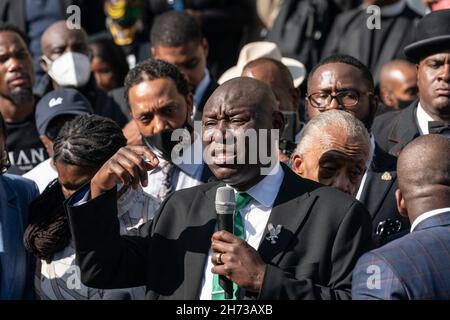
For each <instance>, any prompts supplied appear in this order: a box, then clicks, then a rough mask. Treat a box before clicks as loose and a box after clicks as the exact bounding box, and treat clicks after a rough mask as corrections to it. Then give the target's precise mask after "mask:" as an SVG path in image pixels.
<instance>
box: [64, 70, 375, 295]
mask: <svg viewBox="0 0 450 320" xmlns="http://www.w3.org/2000/svg"><path fill="white" fill-rule="evenodd" d="M202 123H203V135H202V140H203V145H204V147H205V149H209V150H210V151H211V152H210V153H209V152H208V154H209V155H210V157H208V159H209V160H210V162H208V165H209V167H210V169H211V170H212V171H213V173H214V175H215V176H216V177H217V178H218V179H219V180H220V181H218V182H213V183H209V184H205V185H202V186H198V187H194V188H189V189H186V190H182V191H178V192H175V193H174V194H173V195H172V196H170V197H169V198H168V200H167V201H165V202H164V203H163V204H162V206H161V208H160V210H159V211H158V212H157V213H156V215H155V218H154V219H153V221H152V222H150V223H147V224H145V225H144V226H142V227H141V228H140V229H139V231H137V233H136V235H134V236H128V237H120V235H119V232H118V222H117V218H115V216H116V215H115V212H116V201H117V200H116V189H117V188H116V186H117V184H126V185H134V186H136V185H138V184H139V183H142V184H144V185H145V184H147V183H148V179H147V170H149V169H151V168H152V167H154V166H155V164H156V163H157V161H155V159H156V158H155V156H154V155H153V154H152V153H151V152H150V150H149V149H147V148H145V147H141V148H140V149H139V148H134V149H133V150H134V152H133V150H131V148H122V149H121V150H119V152H118V153H117V154H116V155H114V156H113V157H112V158H111V159H110V160H109V161H108V162H107V163H106V164H105V165H104V166H103V167H102V168H101V169H100V171H98V172H97V174H96V175H95V176H94V178H93V179H92V180H91V183H90V185H88V186H87V187H86V188H84V189H82V190H81V191H79V192H78V193H77V194H75V195H74V196H73V197H72V198H71V199H69V202H68V207H67V209H68V212H69V221H70V224H71V230H72V232H73V238H74V243H75V248H76V251H77V258H78V261H77V262H78V265H79V266H80V267H81V280H82V281H83V282H84V283H86V284H87V285H91V286H94V287H99V288H100V287H106V286H108V287H110V288H111V287H127V286H130V285H132V286H134V285H146V287H147V294H146V298H147V299H213V300H219V299H220V300H222V299H224V293H223V290H221V287H220V285H219V283H218V275H220V276H226V277H227V278H228V279H230V280H231V281H232V282H233V283H234V284H235V285H233V292H232V296H233V299H261V300H269V299H333V300H334V299H348V298H349V296H350V287H351V271H352V269H353V267H354V263H355V262H356V259H357V258H358V257H359V256H360V255H361V254H362V253H363V252H364V251H365V250H367V248H368V247H369V246H370V242H371V239H370V217H369V216H368V213H367V211H366V210H365V209H364V208H363V206H362V205H361V204H360V203H359V202H358V201H356V200H354V199H352V198H350V197H349V196H348V195H346V194H344V193H342V192H340V191H338V190H336V189H334V188H330V187H325V186H323V185H321V184H318V183H316V182H313V181H310V180H306V179H302V178H300V177H299V176H297V175H296V174H295V173H293V172H292V171H291V170H290V169H289V168H288V167H287V166H285V165H284V164H280V162H279V161H278V158H277V150H276V147H275V148H271V151H270V153H269V156H270V158H271V159H270V160H271V161H270V162H269V163H267V164H264V162H265V161H264V156H263V155H262V154H259V152H258V151H261V150H257V149H258V148H256V149H255V146H260V147H259V148H260V149H262V146H268V145H272V144H275V145H276V143H277V142H278V141H277V140H276V139H277V138H276V135H277V134H279V131H280V129H282V128H283V126H284V118H283V115H282V114H281V112H280V111H279V110H278V107H277V102H276V98H275V96H274V94H273V93H272V91H271V89H270V87H269V86H268V85H266V84H265V83H263V82H261V81H259V80H255V79H252V78H235V79H232V80H230V81H228V82H226V83H224V84H223V85H222V86H220V87H219V88H218V89H217V90H216V91H215V92H214V93H213V95H212V96H211V98H210V99H209V100H208V102H207V104H206V106H205V109H204V112H203V120H202ZM252 133H254V139H255V140H253V141H252V142H250V141H248V140H247V139H245V137H246V136H248V135H251V134H252ZM273 140H275V141H273ZM228 141H235V142H234V143H230V144H228ZM243 141H246V142H245V143H243V144H242V142H243ZM239 145H240V146H241V147H242V148H240V147H239ZM226 146H228V147H230V149H231V150H230V151H231V152H225V153H224V152H223V149H224V147H226ZM227 150H228V148H227ZM241 152H243V153H241ZM254 152H257V153H256V154H257V156H256V159H255V161H251V160H248V157H250V158H251V157H252V156H254V155H255V154H254ZM144 157H145V158H147V159H148V161H144V159H143V158H144ZM241 158H243V159H245V161H243V162H239V161H236V160H237V159H241ZM266 169H267V170H266ZM225 184H227V185H228V186H229V188H231V190H230V191H231V192H232V194H230V196H231V197H234V196H235V197H236V209H235V211H234V221H235V222H234V234H232V233H230V232H226V231H219V232H215V230H216V212H215V211H216V210H215V207H214V203H215V197H216V192H217V189H218V188H219V187H223V186H225ZM89 191H90V192H89ZM233 193H234V196H233ZM80 197H81V198H80ZM83 198H84V201H83V200H81V199H83ZM78 199H80V201H79V200H78ZM230 200H231V199H230ZM86 201H87V202H86ZM267 230H268V231H269V232H267ZM111 248H114V250H111Z"/></svg>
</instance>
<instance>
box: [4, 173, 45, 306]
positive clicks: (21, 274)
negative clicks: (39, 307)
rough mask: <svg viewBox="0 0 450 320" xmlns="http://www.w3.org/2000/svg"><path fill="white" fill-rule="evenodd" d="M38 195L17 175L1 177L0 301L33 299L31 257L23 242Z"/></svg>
mask: <svg viewBox="0 0 450 320" xmlns="http://www.w3.org/2000/svg"><path fill="white" fill-rule="evenodd" d="M38 195H39V190H38V188H37V186H36V184H35V183H34V182H32V181H30V180H28V179H25V178H22V177H20V176H15V175H10V174H5V175H2V176H0V229H1V232H0V242H1V243H2V245H3V250H2V252H0V300H20V299H34V290H33V271H34V268H33V265H34V259H33V257H31V255H29V254H28V253H27V252H26V250H25V247H24V245H23V233H24V230H25V227H26V225H27V221H28V206H29V205H30V203H31V202H32V201H33V200H34V199H35V198H36V197H37V196H38Z"/></svg>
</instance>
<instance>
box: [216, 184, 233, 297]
mask: <svg viewBox="0 0 450 320" xmlns="http://www.w3.org/2000/svg"><path fill="white" fill-rule="evenodd" d="M235 207H236V200H235V199H234V190H233V188H230V187H220V188H218V189H217V192H216V213H217V230H218V231H221V230H225V231H228V232H230V233H233V217H234V208H235ZM219 284H220V286H221V287H222V288H223V290H224V291H225V299H232V298H233V282H232V281H231V280H229V279H227V278H226V277H225V276H219Z"/></svg>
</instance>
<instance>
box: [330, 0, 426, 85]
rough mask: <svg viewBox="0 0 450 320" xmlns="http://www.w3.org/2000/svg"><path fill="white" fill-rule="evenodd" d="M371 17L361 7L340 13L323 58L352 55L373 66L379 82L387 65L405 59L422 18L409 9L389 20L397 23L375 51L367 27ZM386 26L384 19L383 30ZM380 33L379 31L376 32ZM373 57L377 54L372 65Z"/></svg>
mask: <svg viewBox="0 0 450 320" xmlns="http://www.w3.org/2000/svg"><path fill="white" fill-rule="evenodd" d="M381 10H383V9H381ZM369 17H370V15H369V14H367V12H366V10H365V9H361V8H356V9H353V10H350V11H347V12H344V13H342V14H340V15H339V16H338V17H337V18H336V20H335V21H334V24H333V27H332V28H331V32H330V34H329V35H328V38H327V41H326V43H325V47H324V50H323V54H322V58H326V57H328V56H330V55H332V54H336V53H341V54H348V55H351V56H353V57H355V58H357V59H359V60H360V61H361V62H362V63H364V64H365V65H366V66H369V68H370V69H371V71H372V73H373V76H374V79H375V82H378V78H379V74H380V70H381V68H382V66H383V65H384V64H385V63H387V62H389V61H391V60H394V59H405V56H404V54H403V48H404V47H405V45H407V44H409V42H411V40H412V30H414V26H415V24H416V23H417V21H418V19H419V18H420V16H419V15H418V14H417V13H416V12H414V11H413V10H411V9H409V8H408V6H406V7H405V9H404V10H403V12H402V13H401V14H400V15H399V16H397V17H395V18H387V19H388V20H390V21H391V22H392V23H393V24H392V26H390V28H391V29H390V31H389V32H388V33H387V34H386V36H385V39H384V41H382V43H381V44H380V45H381V48H374V47H373V46H372V44H371V33H372V30H370V29H369V28H367V23H366V22H367V19H368V18H369ZM389 25H390V23H389ZM383 27H384V28H386V27H387V26H386V25H385V24H383V17H382V23H381V28H383ZM377 31H379V30H375V32H377ZM371 54H373V55H374V57H373V58H372V65H371V63H370V62H371V61H370V55H371Z"/></svg>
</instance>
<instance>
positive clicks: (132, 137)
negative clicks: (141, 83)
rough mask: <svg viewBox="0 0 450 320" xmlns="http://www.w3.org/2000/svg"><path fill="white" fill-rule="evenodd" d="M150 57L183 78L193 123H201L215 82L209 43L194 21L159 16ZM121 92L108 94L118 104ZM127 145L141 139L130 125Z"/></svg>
mask: <svg viewBox="0 0 450 320" xmlns="http://www.w3.org/2000/svg"><path fill="white" fill-rule="evenodd" d="M150 42H151V55H152V57H153V58H154V59H158V60H163V61H166V62H168V63H171V64H173V65H175V66H177V68H178V69H179V70H180V71H181V72H182V73H183V74H184V75H185V76H186V78H187V80H188V85H189V91H191V93H192V95H193V114H192V118H193V119H194V120H195V121H200V120H201V119H202V112H203V107H204V105H205V103H206V101H207V100H208V98H209V96H210V95H211V94H212V93H213V91H214V89H216V88H217V82H216V81H215V80H214V79H213V78H212V77H211V74H210V72H209V71H208V69H207V65H206V62H207V58H208V52H209V46H208V41H207V40H206V38H204V37H203V34H202V30H201V28H200V26H199V25H198V24H197V22H196V21H195V19H194V18H193V17H192V16H190V15H188V14H186V13H182V12H177V11H170V12H167V13H163V14H161V15H160V16H158V17H157V18H156V19H155V21H154V23H153V27H152V31H151V34H150ZM123 90H124V88H119V89H116V90H113V91H111V95H112V96H113V97H114V99H115V100H116V101H118V102H120V101H121V97H123V96H124V94H123ZM124 133H125V136H126V137H127V140H128V144H142V137H141V135H140V134H139V130H138V128H137V127H136V125H135V123H134V122H133V121H131V122H130V123H128V125H127V126H126V127H125V129H124Z"/></svg>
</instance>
